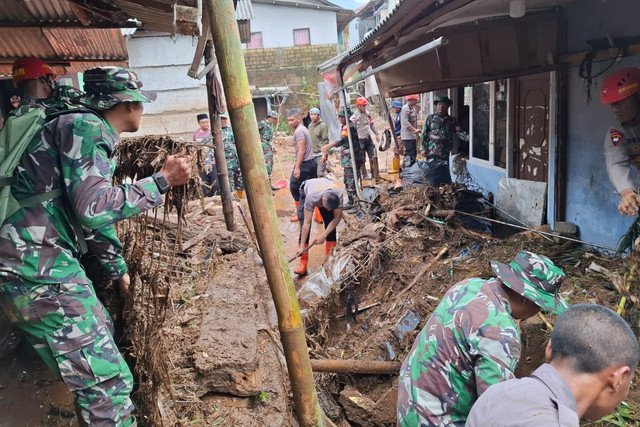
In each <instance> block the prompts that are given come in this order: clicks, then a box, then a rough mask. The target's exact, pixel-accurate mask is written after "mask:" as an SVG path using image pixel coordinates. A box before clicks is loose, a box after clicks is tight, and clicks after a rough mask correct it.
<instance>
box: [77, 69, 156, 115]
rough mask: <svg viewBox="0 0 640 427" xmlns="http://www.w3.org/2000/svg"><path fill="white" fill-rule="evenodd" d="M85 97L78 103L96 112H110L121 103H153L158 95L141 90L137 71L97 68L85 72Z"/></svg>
mask: <svg viewBox="0 0 640 427" xmlns="http://www.w3.org/2000/svg"><path fill="white" fill-rule="evenodd" d="M83 78H84V91H85V92H86V94H85V96H83V97H81V98H80V99H79V100H78V102H79V103H80V104H82V105H85V106H87V107H89V108H93V109H95V110H108V109H110V108H112V107H114V106H116V105H117V104H119V103H121V102H153V101H155V100H156V93H155V92H150V91H146V90H141V89H140V88H141V87H142V82H141V81H140V80H138V74H136V72H135V71H131V70H127V69H126V68H121V67H96V68H90V69H88V70H86V71H85V72H84V75H83Z"/></svg>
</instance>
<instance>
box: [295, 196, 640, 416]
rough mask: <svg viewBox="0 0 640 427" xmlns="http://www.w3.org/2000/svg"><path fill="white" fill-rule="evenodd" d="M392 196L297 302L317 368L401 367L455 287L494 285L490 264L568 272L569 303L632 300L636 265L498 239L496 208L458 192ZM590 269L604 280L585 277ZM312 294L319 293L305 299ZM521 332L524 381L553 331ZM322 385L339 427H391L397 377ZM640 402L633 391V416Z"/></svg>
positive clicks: (368, 214)
mask: <svg viewBox="0 0 640 427" xmlns="http://www.w3.org/2000/svg"><path fill="white" fill-rule="evenodd" d="M389 190H392V191H391V193H393V187H392V185H388V184H387V185H382V186H378V187H376V188H375V194H374V197H368V199H367V200H368V202H367V203H365V205H366V206H365V207H364V208H363V211H364V213H360V214H359V215H360V217H359V221H358V222H357V223H356V222H354V221H349V226H348V227H347V229H346V230H345V232H343V233H342V236H341V238H340V242H339V247H338V250H337V251H336V252H335V253H334V255H333V257H332V259H330V260H329V261H328V262H327V263H325V268H324V269H323V271H324V273H323V272H319V273H315V274H314V275H312V276H310V277H309V279H308V281H307V283H306V284H304V285H303V286H302V288H301V289H300V291H299V292H298V296H299V297H300V299H301V306H302V307H303V308H304V314H305V325H306V327H307V336H308V343H309V348H310V351H311V355H312V358H317V359H359V360H368V361H378V360H389V361H391V360H396V361H402V360H404V358H405V356H406V354H407V353H408V352H409V350H410V348H411V346H412V344H413V341H414V339H415V337H416V335H417V334H418V332H419V331H420V329H421V328H422V327H423V326H424V324H425V323H426V321H427V320H428V318H429V316H430V315H431V313H432V312H433V310H434V309H435V307H436V306H437V305H438V303H439V302H440V300H441V298H442V296H443V294H444V293H445V292H446V291H447V289H448V288H449V287H451V286H452V285H453V284H455V283H458V282H460V281H462V280H464V279H466V278H470V277H481V278H489V277H494V276H495V275H494V273H493V271H492V270H491V268H490V265H489V260H498V261H500V262H507V263H508V262H510V261H511V260H512V259H513V257H514V256H515V255H516V254H517V253H518V251H520V250H522V249H525V250H529V251H532V252H536V253H539V254H543V255H546V256H548V257H549V258H551V259H552V260H553V261H554V262H555V263H556V264H557V265H559V266H561V268H563V270H564V271H565V273H566V274H567V280H566V281H565V284H564V285H563V288H562V290H561V292H562V294H563V295H564V296H565V297H566V298H567V299H568V300H569V301H570V302H571V303H579V302H595V303H598V304H602V305H605V306H608V307H611V308H613V309H617V306H618V304H619V303H620V298H621V296H623V295H628V298H629V299H630V298H633V297H632V295H631V294H633V291H629V290H626V291H625V289H626V286H627V285H628V284H629V283H630V281H631V279H633V280H634V281H637V278H635V277H637V275H636V276H634V273H633V272H634V271H635V269H634V268H633V265H635V261H633V257H630V258H628V259H627V260H626V261H625V260H622V259H620V258H611V257H609V256H608V255H605V254H599V253H593V252H588V251H585V250H584V249H583V248H581V247H579V246H576V244H575V243H574V242H570V241H569V242H563V241H559V242H557V241H554V240H553V239H545V238H541V237H540V236H539V235H537V234H536V233H535V232H524V233H517V234H514V235H512V236H510V237H507V238H505V239H498V238H494V237H493V234H492V231H494V230H492V228H491V227H487V224H488V223H487V221H484V220H483V218H487V219H489V220H490V219H491V218H492V214H493V212H492V209H491V206H490V205H488V204H487V201H486V200H485V199H484V198H483V197H482V195H481V194H479V193H475V192H472V191H469V190H467V189H466V188H464V187H460V186H457V185H455V184H454V185H443V186H441V187H439V188H434V187H429V186H416V187H408V188H405V189H404V191H402V192H401V193H399V194H395V195H394V194H391V195H390V194H389ZM363 194H364V193H363ZM363 197H364V196H363ZM361 205H362V202H361ZM467 214H471V215H472V216H470V215H467ZM347 259H348V260H349V261H348V262H347V261H346V260H347ZM592 263H595V264H597V265H606V266H607V268H608V270H607V271H606V272H604V273H603V272H602V271H599V272H598V271H594V270H593V269H589V268H588V267H589V266H590V265H591V264H592ZM629 266H631V267H629ZM338 270H340V271H341V272H342V274H341V275H338V277H336V275H335V272H336V271H338ZM625 270H628V271H629V272H628V273H626V274H625V273H620V272H622V271H625ZM323 274H324V275H323ZM630 275H631V276H632V277H630ZM616 277H617V279H616ZM310 283H311V284H310ZM318 283H321V284H322V286H317V284H318ZM311 285H313V287H314V289H316V290H317V289H322V292H309V290H310V289H309V288H310V287H311ZM632 286H633V285H632ZM636 289H637V287H636ZM623 305H624V303H623ZM635 312H636V313H635V314H634V308H632V307H630V306H629V305H627V310H626V311H625V314H626V316H627V318H628V320H629V321H630V323H633V322H635V324H636V325H637V321H638V319H637V310H636V311H635ZM634 316H635V320H634ZM547 319H548V321H549V322H550V323H552V322H553V320H554V319H553V317H552V316H547V317H546V318H545V320H547ZM521 329H522V336H523V355H522V358H521V362H520V366H519V369H518V371H517V374H518V375H528V374H530V373H531V372H532V371H533V370H534V369H535V368H537V366H539V365H540V364H541V363H543V361H544V347H545V345H546V342H547V339H548V332H549V330H548V326H547V325H546V324H545V323H544V321H543V320H542V319H541V318H538V317H535V318H532V319H529V320H528V321H525V322H522V325H521ZM316 379H317V380H318V384H319V385H320V387H321V395H322V398H321V399H320V400H321V403H322V405H323V408H324V409H325V411H326V412H327V414H329V415H330V416H331V418H332V421H333V422H334V423H336V425H341V424H342V425H347V424H345V423H349V424H351V425H395V394H396V393H397V376H395V375H376V376H373V375H365V376H363V375H355V374H330V373H322V374H318V375H317V377H316ZM639 394H640V393H639V392H638V390H637V388H635V387H634V388H633V389H632V394H631V396H632V397H631V398H630V401H631V402H632V404H631V406H632V407H633V408H634V409H638V406H639V405H638V395H639ZM634 396H635V397H634ZM384 408H386V409H384Z"/></svg>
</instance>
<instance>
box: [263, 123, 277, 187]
mask: <svg viewBox="0 0 640 427" xmlns="http://www.w3.org/2000/svg"><path fill="white" fill-rule="evenodd" d="M276 123H278V113H276V112H275V111H269V113H268V114H267V119H266V120H260V121H259V122H258V130H259V131H260V142H262V153H263V154H264V160H265V162H266V163H267V173H268V174H269V182H271V171H273V152H274V150H273V136H274V134H275V125H276ZM272 189H273V188H272Z"/></svg>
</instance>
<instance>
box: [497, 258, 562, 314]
mask: <svg viewBox="0 0 640 427" xmlns="http://www.w3.org/2000/svg"><path fill="white" fill-rule="evenodd" d="M491 268H493V271H495V273H496V274H497V275H498V278H499V279H500V280H501V281H502V283H504V284H505V286H507V287H509V288H511V289H513V290H514V291H516V292H517V293H519V294H520V295H522V296H524V297H525V298H527V299H529V300H531V301H533V302H534V303H536V304H537V305H538V306H539V307H540V308H542V309H543V310H546V311H550V312H552V313H554V314H560V313H562V312H563V311H564V310H565V309H566V308H567V307H568V304H567V302H566V301H565V299H564V298H563V297H562V296H561V295H560V294H559V293H558V290H559V289H560V286H561V285H562V282H563V281H564V278H565V274H564V272H563V271H562V269H560V268H559V267H557V266H556V265H555V264H554V263H553V262H552V261H551V260H550V259H549V258H547V257H546V256H543V255H537V254H534V253H532V252H527V251H520V252H518V255H516V257H515V259H514V260H513V261H512V262H511V263H510V264H509V265H507V264H502V263H500V262H497V261H491Z"/></svg>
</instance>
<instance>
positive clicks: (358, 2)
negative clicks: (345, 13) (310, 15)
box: [329, 0, 369, 10]
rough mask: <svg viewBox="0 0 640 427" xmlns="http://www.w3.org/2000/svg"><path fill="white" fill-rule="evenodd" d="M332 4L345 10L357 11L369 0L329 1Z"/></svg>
mask: <svg viewBox="0 0 640 427" xmlns="http://www.w3.org/2000/svg"><path fill="white" fill-rule="evenodd" d="M329 1H330V2H331V3H333V4H335V5H338V6H340V7H343V8H345V9H351V10H354V9H357V8H359V7H360V6H362V5H363V4H365V3H367V2H368V1H369V0H329Z"/></svg>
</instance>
